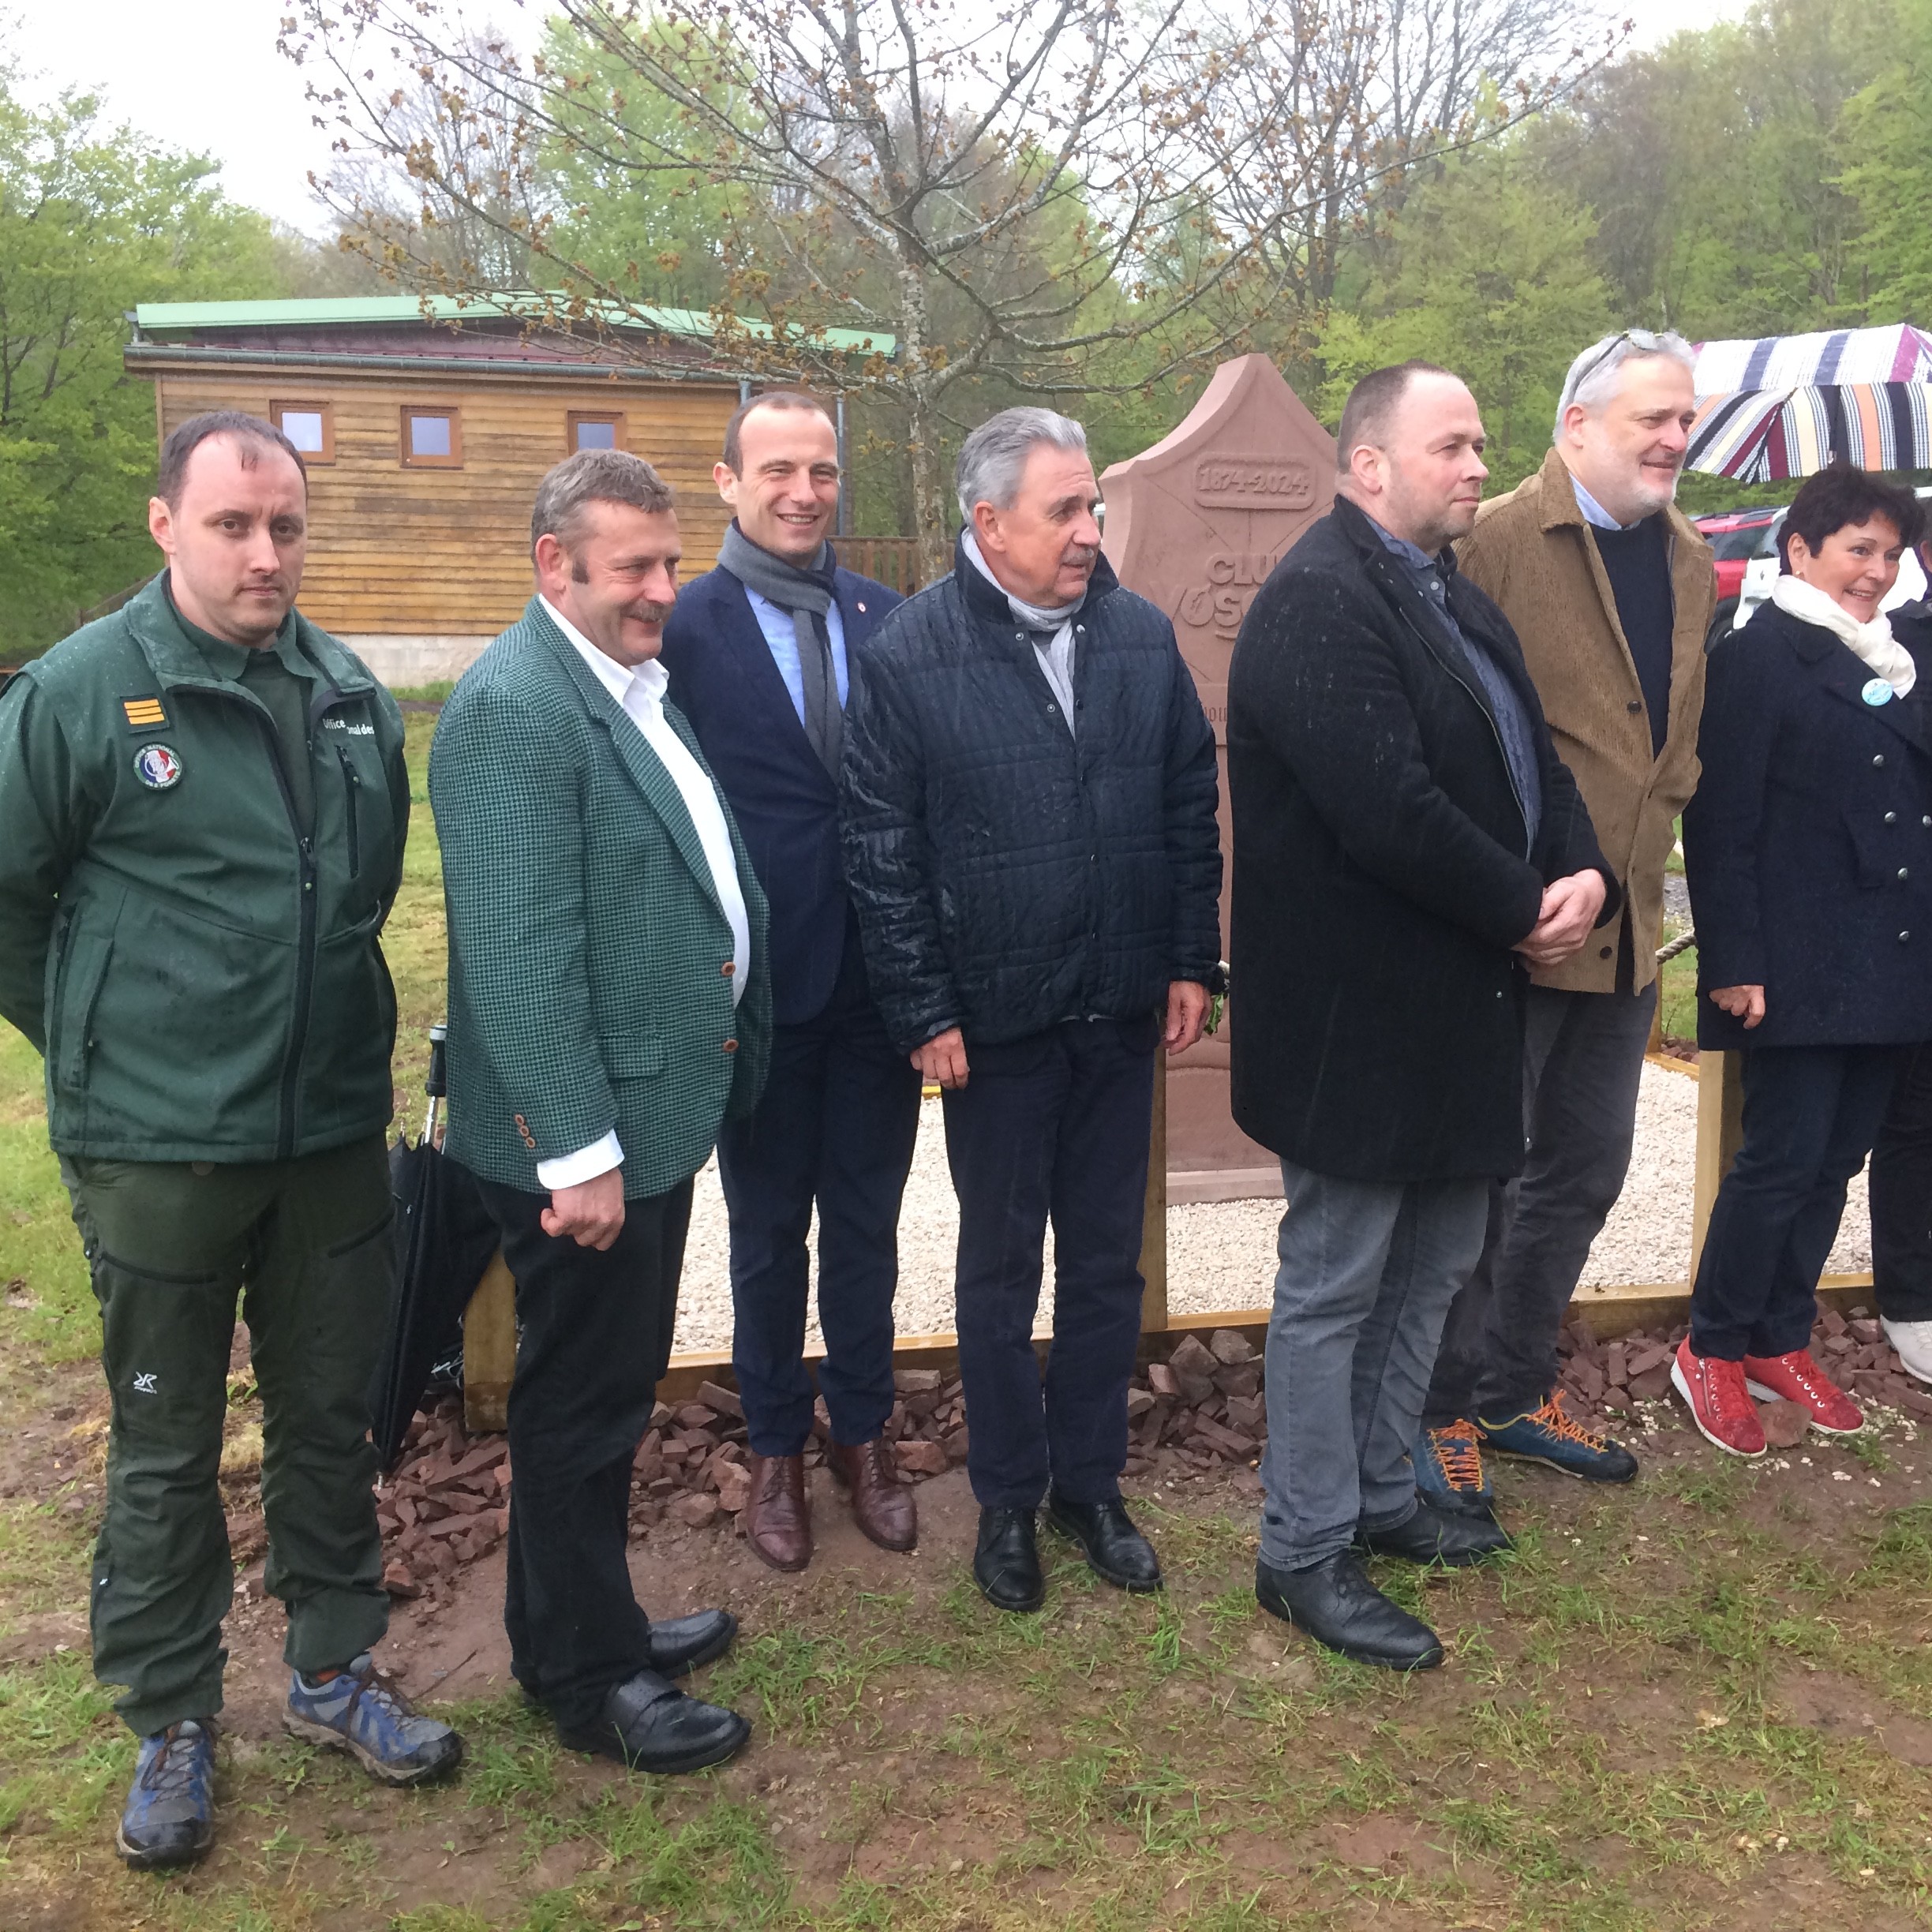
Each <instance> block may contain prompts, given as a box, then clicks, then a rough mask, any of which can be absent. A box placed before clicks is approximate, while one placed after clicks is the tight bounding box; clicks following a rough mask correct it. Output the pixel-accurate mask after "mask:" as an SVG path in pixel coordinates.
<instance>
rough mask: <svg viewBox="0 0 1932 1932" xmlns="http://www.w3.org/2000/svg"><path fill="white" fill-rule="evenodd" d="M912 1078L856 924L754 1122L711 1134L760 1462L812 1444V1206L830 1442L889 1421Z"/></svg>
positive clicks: (741, 1372)
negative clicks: (829, 985) (822, 1000)
mask: <svg viewBox="0 0 1932 1932" xmlns="http://www.w3.org/2000/svg"><path fill="white" fill-rule="evenodd" d="M918 1137H919V1074H918V1072H917V1070H916V1069H915V1068H914V1067H913V1065H912V1062H911V1061H910V1060H909V1059H908V1058H907V1056H906V1055H905V1054H902V1053H901V1052H900V1050H898V1048H897V1047H894V1046H893V1043H892V1042H891V1040H890V1039H888V1038H887V1037H886V1028H885V1024H884V1023H883V1022H882V1020H880V1018H879V1015H878V1008H877V1007H876V1006H875V1005H874V1004H873V1002H872V994H871V988H870V987H869V986H868V985H867V982H866V972H865V957H864V955H863V953H862V951H861V950H860V948H859V923H858V920H857V919H856V917H855V918H854V919H852V922H851V924H850V927H849V929H848V931H847V934H846V938H845V956H844V960H843V961H842V962H841V965H840V968H839V976H838V979H837V983H836V984H835V985H834V986H833V990H832V997H831V998H830V999H829V1001H828V1002H826V1008H825V1010H824V1011H823V1012H822V1013H820V1014H818V1017H816V1018H815V1019H812V1020H806V1021H804V1022H803V1023H802V1024H799V1025H796V1026H781V1027H777V1028H773V1035H772V1054H771V1072H770V1073H769V1075H768V1076H766V1082H765V1091H764V1094H763V1095H762V1098H761V1099H760V1100H759V1102H758V1106H757V1109H756V1110H755V1111H754V1112H753V1113H752V1114H751V1115H750V1116H749V1118H747V1119H744V1120H741V1121H730V1122H728V1124H727V1125H726V1126H725V1129H724V1131H723V1132H722V1133H721V1134H720V1135H719V1136H718V1174H719V1178H720V1179H721V1181H723V1182H724V1185H725V1206H726V1207H727V1209H728V1211H729V1213H730V1216H731V1279H732V1367H733V1368H735V1369H736V1371H737V1375H738V1392H739V1395H741V1396H742V1397H743V1401H744V1409H745V1423H746V1428H747V1433H748V1435H749V1436H750V1439H751V1447H752V1448H753V1449H754V1451H756V1452H757V1453H758V1455H770V1456H787V1455H797V1454H798V1453H799V1451H800V1450H802V1449H803V1447H805V1440H806V1438H807V1436H808V1435H809V1434H810V1433H811V1420H812V1380H811V1376H810V1375H808V1374H807V1372H806V1368H805V1361H804V1354H805V1317H806V1312H807V1302H808V1299H809V1296H810V1291H811V1254H810V1252H809V1250H808V1249H807V1241H808V1239H809V1237H810V1234H811V1219H812V1206H813V1204H814V1201H815V1202H816V1203H817V1204H818V1324H819V1327H820V1329H821V1330H822V1332H823V1334H824V1335H825V1343H826V1354H825V1361H824V1363H823V1365H822V1367H821V1368H820V1369H819V1371H818V1387H819V1388H820V1389H821V1391H823V1393H824V1395H825V1399H826V1410H827V1412H828V1413H829V1415H830V1417H831V1421H832V1433H833V1437H834V1438H835V1439H836V1440H837V1441H840V1442H842V1443H855V1444H856V1443H868V1442H870V1441H871V1440H872V1439H873V1437H874V1436H877V1435H878V1432H880V1430H882V1428H884V1427H885V1426H886V1418H887V1417H889V1416H890V1415H891V1413H892V1408H893V1361H892V1352H893V1295H894V1294H896V1293H897V1290H898V1286H899V1202H900V1196H902V1195H903V1194H904V1192H905V1184H906V1175H907V1174H908V1172H909V1171H910V1170H911V1168H912V1148H913V1144H914V1142H915V1140H917V1139H918Z"/></svg>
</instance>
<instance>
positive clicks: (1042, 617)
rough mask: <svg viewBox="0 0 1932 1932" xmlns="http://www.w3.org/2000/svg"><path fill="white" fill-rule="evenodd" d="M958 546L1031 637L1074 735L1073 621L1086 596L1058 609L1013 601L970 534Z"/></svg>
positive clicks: (963, 535)
mask: <svg viewBox="0 0 1932 1932" xmlns="http://www.w3.org/2000/svg"><path fill="white" fill-rule="evenodd" d="M960 548H961V549H964V551H965V552H966V556H967V559H968V561H969V562H970V563H971V564H972V567H973V568H974V569H975V570H976V571H978V572H979V575H981V576H982V577H983V578H985V579H986V580H987V582H988V583H990V585H991V586H993V588H994V590H997V591H998V593H1000V595H1001V596H1002V597H1004V598H1005V600H1006V604H1007V608H1009V610H1011V611H1012V612H1013V622H1014V623H1017V624H1018V625H1019V626H1020V628H1021V629H1022V630H1023V631H1031V632H1032V636H1033V654H1034V655H1035V657H1038V658H1039V668H1040V671H1041V673H1042V675H1043V676H1044V677H1045V678H1046V680H1047V683H1048V684H1050V686H1051V687H1053V695H1054V697H1055V698H1058V700H1059V701H1060V712H1061V717H1064V718H1065V720H1066V728H1067V729H1068V730H1069V732H1072V731H1074V730H1075V729H1076V727H1075V725H1074V721H1073V620H1074V619H1075V618H1076V616H1079V614H1080V610H1081V608H1083V607H1084V605H1085V604H1086V601H1087V595H1086V593H1085V592H1084V591H1083V592H1082V593H1080V596H1079V597H1076V599H1075V600H1074V601H1073V603H1071V604H1063V605H1061V606H1060V607H1059V608H1058V609H1049V608H1047V606H1045V605H1040V604H1029V603H1028V602H1027V601H1025V599H1024V598H1023V597H1015V596H1014V595H1013V593H1012V592H1011V591H1010V590H1008V589H1007V588H1006V586H1005V585H1004V584H1003V583H1002V582H1000V580H999V579H998V578H997V577H995V576H994V575H993V572H992V571H991V570H990V568H989V567H988V566H987V560H986V559H985V557H984V556H982V555H981V554H980V550H979V542H978V540H977V539H976V538H975V537H974V535H973V534H972V531H971V530H964V531H962V532H961V533H960Z"/></svg>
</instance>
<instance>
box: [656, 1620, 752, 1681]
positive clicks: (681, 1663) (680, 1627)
mask: <svg viewBox="0 0 1932 1932" xmlns="http://www.w3.org/2000/svg"><path fill="white" fill-rule="evenodd" d="M737 1634H738V1619H736V1617H735V1616H732V1613H731V1612H729V1611H728V1610H694V1611H693V1612H691V1615H690V1616H681V1617H665V1618H664V1619H661V1621H657V1622H653V1623H652V1625H651V1627H650V1661H651V1668H652V1669H653V1670H654V1671H655V1672H657V1675H658V1676H660V1677H682V1676H685V1675H686V1674H687V1672H691V1671H695V1670H698V1669H701V1668H702V1667H703V1666H704V1665H706V1664H714V1663H716V1662H717V1660H718V1659H719V1658H720V1657H722V1656H723V1655H724V1654H725V1652H726V1651H727V1650H728V1649H730V1648H731V1647H732V1638H734V1637H736V1635H737Z"/></svg>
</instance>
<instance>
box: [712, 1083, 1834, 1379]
mask: <svg viewBox="0 0 1932 1932" xmlns="http://www.w3.org/2000/svg"><path fill="white" fill-rule="evenodd" d="M1697 1096H1698V1088H1697V1082H1696V1081H1695V1080H1692V1079H1691V1078H1690V1076H1688V1075H1687V1074H1683V1073H1672V1072H1669V1071H1667V1070H1666V1069H1663V1068H1661V1067H1657V1066H1646V1067H1645V1069H1644V1072H1643V1088H1642V1093H1641V1095H1639V1098H1638V1104H1637V1149H1636V1153H1635V1155H1634V1158H1633V1159H1632V1160H1631V1171H1630V1178H1629V1179H1628V1180H1627V1181H1626V1182H1625V1184H1624V1188H1623V1198H1622V1200H1619V1202H1618V1203H1617V1205H1616V1210H1615V1211H1614V1212H1613V1213H1612V1215H1611V1217H1610V1219H1609V1221H1608V1224H1607V1225H1606V1226H1604V1231H1603V1233H1602V1234H1601V1236H1599V1237H1598V1238H1597V1245H1596V1246H1595V1247H1594V1248H1593V1249H1592V1250H1591V1252H1590V1258H1589V1266H1588V1267H1586V1269H1585V1270H1584V1273H1583V1281H1584V1283H1585V1285H1586V1286H1594V1285H1596V1284H1597V1283H1611V1282H1677V1281H1682V1280H1683V1279H1684V1274H1685V1271H1686V1269H1687V1267H1689V1265H1690V1196H1691V1179H1692V1174H1693V1170H1694V1166H1695V1163H1696V1150H1697ZM1280 1219H1281V1204H1280V1203H1279V1201H1225V1202H1219V1203H1215V1204H1203V1205H1198V1206H1193V1207H1170V1209H1169V1210H1168V1211H1167V1271H1168V1281H1167V1304H1168V1307H1169V1309H1170V1310H1171V1311H1172V1312H1174V1313H1175V1314H1177V1315H1179V1314H1195V1313H1200V1312H1210V1311H1212V1310H1215V1309H1245V1308H1259V1307H1262V1306H1264V1305H1266V1304H1267V1301H1268V1299H1269V1297H1270V1294H1271V1291H1272V1282H1273V1279H1274V1270H1275V1229H1276V1226H1277V1225H1278V1224H1279V1221H1280ZM958 1235H959V1204H958V1203H957V1200H955V1199H954V1198H953V1185H952V1182H951V1180H950V1178H949V1176H948V1174H947V1173H946V1163H945V1135H944V1132H943V1129H942V1124H941V1121H940V1113H939V1103H938V1102H937V1101H936V1100H929V1101H927V1103H925V1105H924V1106H923V1109H922V1110H921V1113H920V1118H919V1151H918V1153H917V1155H915V1159H914V1161H913V1166H912V1179H911V1181H909V1183H908V1185H907V1188H906V1196H905V1209H904V1214H903V1215H901V1217H900V1223H899V1269H900V1279H899V1301H898V1327H899V1332H900V1334H901V1335H930V1334H934V1333H938V1332H941V1331H948V1330H950V1329H951V1328H952V1327H953V1249H954V1245H955V1243H956V1242H957V1239H958ZM726 1248H727V1239H726V1234H725V1202H724V1197H723V1196H722V1195H721V1193H720V1192H719V1189H718V1179H717V1163H715V1162H713V1163H711V1164H710V1165H708V1166H706V1169H705V1170H704V1172H703V1173H702V1174H700V1175H699V1176H698V1187H697V1197H696V1200H695V1203H694V1204H693V1207H692V1211H691V1241H690V1244H689V1245H688V1247H687V1249H686V1252H685V1262H684V1279H683V1289H682V1291H681V1293H680V1296H679V1308H678V1326H677V1346H678V1347H679V1348H680V1350H684V1349H721V1348H727V1347H728V1346H730V1343H731V1288H730V1282H729V1277H728V1274H727V1272H726ZM1052 1253H1053V1245H1052V1236H1051V1235H1050V1234H1049V1235H1048V1237H1047V1284H1046V1287H1045V1290H1044V1291H1043V1294H1042V1296H1041V1301H1040V1320H1039V1327H1041V1328H1042V1329H1046V1328H1047V1327H1050V1324H1051V1319H1052V1313H1053V1271H1052ZM1828 1266H1829V1271H1830V1272H1832V1273H1834V1274H1839V1273H1849V1272H1852V1271H1855V1270H1859V1269H1864V1268H1869V1267H1870V1266H1871V1236H1870V1219H1869V1217H1868V1215H1867V1213H1866V1203H1865V1181H1864V1177H1863V1175H1861V1176H1860V1177H1859V1178H1858V1179H1857V1180H1856V1181H1854V1182H1853V1183H1852V1196H1851V1199H1850V1200H1849V1201H1848V1202H1847V1204H1846V1207H1845V1218H1844V1226H1843V1227H1842V1228H1841V1229H1840V1232H1839V1237H1838V1245H1837V1247H1836V1248H1835V1249H1833V1251H1832V1256H1831V1260H1830V1262H1829V1264H1828ZM811 1340H812V1341H813V1342H814V1343H816V1342H817V1341H818V1326H817V1324H816V1321H815V1320H814V1324H813V1325H812V1328H811Z"/></svg>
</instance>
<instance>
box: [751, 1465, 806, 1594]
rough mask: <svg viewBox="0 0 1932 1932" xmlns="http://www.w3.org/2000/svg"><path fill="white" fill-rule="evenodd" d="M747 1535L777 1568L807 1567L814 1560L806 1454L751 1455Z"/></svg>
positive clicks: (754, 1547) (754, 1545)
mask: <svg viewBox="0 0 1932 1932" xmlns="http://www.w3.org/2000/svg"><path fill="white" fill-rule="evenodd" d="M744 1520H745V1538H746V1541H748V1542H749V1543H750V1544H751V1548H753V1550H754V1551H755V1552H757V1554H758V1556H761V1557H762V1558H763V1559H764V1560H765V1561H766V1563H769V1564H770V1565H771V1567H773V1569H774V1570H803V1568H804V1567H805V1566H806V1565H807V1563H810V1562H811V1553H812V1537H811V1505H810V1504H809V1503H807V1501H806V1500H805V1458H803V1456H802V1455H793V1456H762V1455H754V1456H753V1457H752V1458H751V1501H750V1502H749V1503H747V1504H746V1505H745V1513H744Z"/></svg>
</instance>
